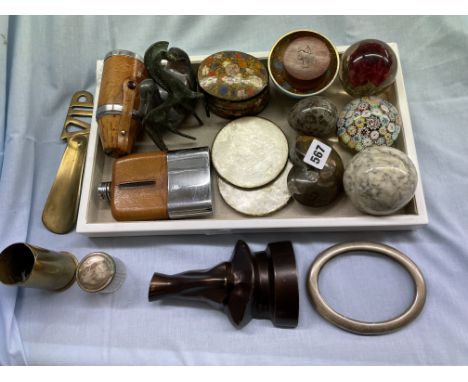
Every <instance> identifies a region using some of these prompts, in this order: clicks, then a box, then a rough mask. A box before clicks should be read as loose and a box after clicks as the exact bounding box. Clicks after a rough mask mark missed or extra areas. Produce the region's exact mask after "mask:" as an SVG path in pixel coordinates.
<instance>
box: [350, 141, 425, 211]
mask: <svg viewBox="0 0 468 382" xmlns="http://www.w3.org/2000/svg"><path fill="white" fill-rule="evenodd" d="M417 183H418V174H417V172H416V168H415V167H414V164H413V162H412V161H411V159H410V158H409V157H408V155H406V154H405V153H403V152H402V151H400V150H397V149H394V148H392V147H385V146H381V147H377V146H373V147H369V148H367V149H365V150H363V151H362V152H360V153H359V154H357V155H356V156H355V157H354V158H353V159H352V160H351V162H350V163H349V164H348V167H346V170H345V173H344V177H343V185H344V189H345V191H346V194H347V195H348V196H349V198H350V200H351V202H352V203H353V204H354V206H355V207H356V208H357V209H359V210H360V211H362V212H365V213H368V214H371V215H389V214H392V213H394V212H396V211H398V210H399V209H400V208H402V207H404V206H405V205H406V204H408V202H409V201H410V200H411V198H412V197H413V195H414V193H415V191H416V185H417Z"/></svg>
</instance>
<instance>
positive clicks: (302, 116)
mask: <svg viewBox="0 0 468 382" xmlns="http://www.w3.org/2000/svg"><path fill="white" fill-rule="evenodd" d="M337 120H338V110H337V109H336V106H335V105H334V104H333V103H332V102H330V101H329V100H328V99H327V98H325V97H320V96H312V97H308V98H305V99H303V100H301V101H299V102H298V103H296V104H295V105H294V106H293V108H292V109H291V111H290V112H289V115H288V122H289V125H290V126H291V127H292V128H293V129H294V130H297V131H300V132H302V133H305V134H307V135H314V136H316V137H319V138H326V137H328V136H330V135H333V134H335V132H336V122H337Z"/></svg>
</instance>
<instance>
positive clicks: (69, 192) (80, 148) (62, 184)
mask: <svg viewBox="0 0 468 382" xmlns="http://www.w3.org/2000/svg"><path fill="white" fill-rule="evenodd" d="M92 115H93V95H92V94H91V93H89V92H87V91H83V90H81V91H78V92H76V93H75V94H73V96H72V99H71V101H70V106H69V107H68V113H67V118H66V119H65V123H64V126H63V130H62V134H61V135H60V138H61V139H64V140H67V147H66V148H65V152H64V153H63V156H62V161H61V162H60V166H59V169H58V171H57V175H56V177H55V181H54V183H53V185H52V188H51V189H50V192H49V196H48V198H47V201H46V204H45V206H44V211H43V213H42V222H43V223H44V225H45V226H46V227H47V229H48V230H50V231H52V232H55V233H59V234H64V233H67V232H69V231H71V229H72V228H73V227H74V225H75V222H76V217H77V214H78V203H79V199H80V193H81V180H82V177H83V169H84V162H85V157H86V148H87V146H88V138H89V129H90V124H89V123H87V122H85V121H83V120H81V119H78V118H77V117H91V116H92ZM71 127H74V128H75V129H76V130H74V131H71V129H70V128H71Z"/></svg>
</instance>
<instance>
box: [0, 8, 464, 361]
mask: <svg viewBox="0 0 468 382" xmlns="http://www.w3.org/2000/svg"><path fill="white" fill-rule="evenodd" d="M298 28H310V29H315V30H318V31H321V32H322V33H324V34H325V35H327V36H328V37H329V38H330V39H331V40H332V41H334V42H335V44H337V45H345V44H351V43H353V42H355V41H357V40H360V39H363V38H371V37H374V38H378V39H382V40H385V41H395V42H397V43H398V44H399V48H400V53H401V62H402V66H403V71H404V77H405V81H406V89H407V93H408V102H409V106H410V111H411V118H412V122H413V129H414V135H415V140H416V147H417V152H418V158H419V161H420V168H421V174H422V181H423V184H424V190H425V196H426V201H427V207H428V210H429V217H430V224H429V225H428V226H427V227H425V228H423V229H419V230H416V231H403V232H368V233H366V232H362V233H349V232H348V233H345V232H344V233H297V234H294V233H284V234H244V235H223V236H201V235H200V236H182V237H176V236H166V237H157V236H154V237H142V238H135V237H133V238H126V237H119V238H100V239H90V238H87V237H84V236H81V235H78V234H76V233H70V234H68V235H62V236H60V235H55V234H53V233H50V232H49V231H47V230H46V229H45V228H44V227H43V225H42V223H41V213H42V208H43V206H44V203H45V200H46V197H47V194H48V191H49V189H50V186H51V184H52V181H53V179H54V177H55V173H56V170H57V168H58V165H59V162H60V159H61V156H62V153H63V150H64V144H63V143H62V142H60V141H59V135H60V131H61V128H62V124H63V120H64V118H65V114H66V109H67V106H68V103H69V99H70V96H71V94H72V93H73V92H75V91H76V90H78V89H87V90H89V91H91V92H93V93H94V90H95V89H94V83H95V63H96V60H97V59H99V58H102V57H103V56H104V54H105V53H106V52H108V51H109V50H111V49H115V48H123V49H129V50H133V51H136V52H139V53H140V54H143V53H144V51H145V48H146V47H148V46H149V45H150V44H151V43H152V42H154V41H158V40H168V41H170V42H171V44H173V45H175V46H179V47H181V48H183V49H185V50H187V51H188V52H189V54H205V53H214V52H216V51H220V50H226V49H237V50H242V51H246V52H249V51H264V50H269V49H270V47H271V46H272V45H273V43H274V42H275V41H276V40H277V38H279V36H281V35H282V34H284V33H286V32H288V31H290V30H293V29H298ZM467 37H468V18H463V17H318V16H313V17H312V16H301V17H293V16H274V17H260V16H257V17H162V16H158V17H43V16H36V17H6V16H3V17H1V18H0V66H1V68H0V126H1V129H0V166H1V167H0V169H1V170H0V171H1V172H0V175H1V178H0V247H1V248H4V247H6V246H7V245H9V244H11V243H13V242H18V241H26V242H29V243H32V244H36V245H40V246H42V247H45V248H50V249H56V250H69V251H71V252H73V253H75V254H76V255H77V257H78V258H81V257H83V256H84V255H85V254H87V253H89V252H91V251H94V250H103V251H105V252H108V253H110V254H112V255H115V256H116V257H119V258H120V259H122V260H123V261H124V262H125V263H126V265H127V269H128V278H127V281H126V284H125V285H124V287H123V288H122V289H121V290H120V291H119V292H117V293H115V294H113V295H89V294H85V293H83V292H82V291H81V290H80V289H79V288H78V287H76V286H75V287H73V288H71V289H70V290H68V291H66V292H64V293H57V294H54V293H46V292H43V291H40V290H34V289H17V288H11V287H5V286H3V285H2V286H0V364H41V365H42V364H176V365H177V364H311V365H314V364H321V365H335V364H348V365H358V364H364V365H380V364H403V365H406V364H431V365H432V364H468V304H467V297H466V296H467V293H468V251H467V249H466V243H467V242H468V234H467V232H468V218H467V216H468V203H467V202H468V200H467V195H468V166H467V163H468V149H467V137H468V130H467V126H466V120H467V116H468V111H467V102H468V96H467V94H468V71H467V59H468V38H467ZM237 239H244V240H245V241H247V243H249V244H250V245H251V246H252V248H253V249H254V250H257V251H258V250H262V249H263V248H264V246H265V245H266V243H267V242H268V241H276V240H292V241H293V242H294V248H295V251H296V257H297V263H298V268H299V281H300V294H301V296H300V303H301V307H300V318H299V326H298V328H297V329H294V330H282V329H277V328H274V327H273V326H272V324H271V322H269V321H266V320H254V321H252V322H251V323H250V324H249V325H247V326H246V327H245V328H244V329H242V330H237V329H235V328H234V327H233V326H232V325H231V324H230V322H229V321H228V320H227V319H226V317H225V316H224V315H223V314H222V313H220V312H217V311H216V310H212V309H210V308H208V307H205V306H203V305H198V304H192V305H185V304H178V305H177V306H174V304H172V303H162V304H161V303H152V304H150V303H148V302H147V288H148V284H149V280H150V278H151V275H152V272H153V271H159V272H163V273H177V272H182V271H184V270H189V269H203V268H207V267H210V266H212V265H215V264H217V263H219V262H221V261H224V260H226V259H228V258H229V256H230V254H231V250H232V247H233V245H234V243H235V241H236V240H237ZM351 239H370V240H376V241H381V242H384V243H387V244H389V245H392V246H395V247H397V248H398V249H400V250H402V251H403V252H405V253H406V254H408V255H409V256H410V257H411V258H412V259H413V260H414V261H415V262H416V263H417V264H418V265H419V266H420V268H421V270H422V271H423V273H424V275H425V276H426V280H427V284H428V298H427V303H426V306H425V309H424V310H423V312H422V314H421V316H420V317H419V318H418V319H417V320H416V321H415V322H413V323H412V324H411V325H410V326H408V327H406V328H404V329H403V330H401V331H399V332H396V333H393V334H389V335H385V336H377V337H362V336H357V335H353V334H349V333H346V332H344V331H341V330H339V329H337V328H336V327H334V326H332V325H330V324H329V323H327V322H326V321H325V320H323V319H322V318H321V317H320V316H318V315H317V313H316V312H315V311H314V309H313V308H312V306H311V305H310V303H309V300H308V297H307V293H306V288H305V277H306V273H307V270H308V268H309V266H310V264H311V262H312V260H313V259H314V257H315V256H316V254H318V253H319V252H320V251H321V250H323V249H325V248H327V247H328V246H330V245H332V244H335V243H338V242H341V241H344V240H351ZM321 285H322V288H323V289H324V294H325V296H326V297H327V298H328V299H329V301H330V303H331V304H332V305H333V306H334V307H336V308H337V309H339V310H340V311H341V312H343V313H345V314H349V315H353V316H354V317H357V318H360V319H376V320H380V319H384V318H389V317H390V316H392V315H395V314H397V313H398V312H400V311H401V310H402V309H403V308H404V307H405V306H406V305H407V304H408V303H409V301H410V299H411V297H412V285H411V281H410V280H409V278H408V276H407V275H406V273H405V272H404V271H402V270H401V269H399V268H398V267H397V266H396V265H395V264H393V263H391V262H390V261H386V260H384V259H381V258H372V257H364V256H354V257H345V258H343V259H340V260H337V261H335V262H334V266H332V267H329V268H327V269H326V270H325V271H324V273H323V279H322V281H321Z"/></svg>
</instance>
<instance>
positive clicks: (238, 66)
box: [198, 51, 269, 118]
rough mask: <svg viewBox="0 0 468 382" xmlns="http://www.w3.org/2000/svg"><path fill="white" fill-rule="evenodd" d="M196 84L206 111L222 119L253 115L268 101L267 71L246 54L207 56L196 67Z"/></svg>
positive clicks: (235, 52)
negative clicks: (198, 86) (203, 97)
mask: <svg viewBox="0 0 468 382" xmlns="http://www.w3.org/2000/svg"><path fill="white" fill-rule="evenodd" d="M198 83H199V85H200V89H201V90H202V91H203V93H204V94H205V97H206V103H207V106H208V108H209V109H210V110H211V111H212V112H213V113H215V114H216V115H219V116H220V117H223V118H238V117H242V116H245V115H256V114H258V113H260V112H261V111H262V110H263V109H264V108H265V107H266V105H267V103H268V100H269V92H268V83H269V79H268V72H267V69H266V67H265V65H264V64H263V63H262V62H261V61H260V60H259V59H258V58H256V57H254V56H251V55H250V54H247V53H242V52H238V51H223V52H218V53H215V54H212V55H211V56H208V57H207V58H205V59H204V60H203V61H202V62H201V63H200V66H199V67H198Z"/></svg>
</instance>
